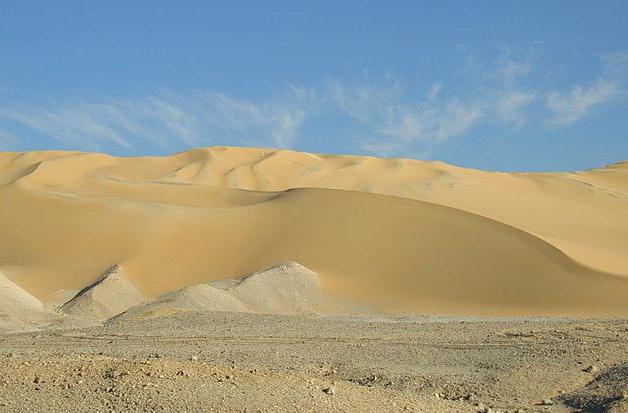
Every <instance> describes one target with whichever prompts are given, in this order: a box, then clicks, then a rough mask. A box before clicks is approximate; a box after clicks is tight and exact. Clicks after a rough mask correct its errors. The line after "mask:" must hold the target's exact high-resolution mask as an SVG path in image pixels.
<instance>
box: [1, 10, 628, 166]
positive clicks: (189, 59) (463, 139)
mask: <svg viewBox="0 0 628 413" xmlns="http://www.w3.org/2000/svg"><path fill="white" fill-rule="evenodd" d="M209 145H236V146H265V147H268V146H270V147H285V148H291V149H296V150H305V151H310V152H326V153H350V154H371V155H378V156H403V157H412V158H418V159H439V160H443V161H446V162H449V163H453V164H456V165H461V166H467V167H474V168H482V169H491V170H519V171H522V170H523V171H527V170H543V171H551V170H573V169H583V168H590V167H596V166H601V165H604V164H607V163H611V162H616V161H620V160H627V159H628V2H626V1H596V2H593V1H567V0H564V1H540V0H539V1H532V0H530V1H523V0H522V1H497V0H495V1H429V2H428V1H416V0H415V1H389V2H384V1H317V2H314V1H312V2H309V1H308V2H306V1H238V2H233V1H225V2H218V1H211V2H210V1H185V2H182V1H166V0H161V1H139V0H136V1H78V0H76V1H62V0H60V1H54V2H53V1H27V0H25V1H19V2H3V3H2V4H1V5H0V148H1V149H2V150H33V149H75V150H87V151H102V152H108V153H111V154H115V155H144V154H166V153H170V152H175V151H180V150H184V149H187V148H190V147H196V146H209Z"/></svg>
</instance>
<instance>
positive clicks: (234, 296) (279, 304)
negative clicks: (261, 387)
mask: <svg viewBox="0 0 628 413" xmlns="http://www.w3.org/2000/svg"><path fill="white" fill-rule="evenodd" d="M322 303H323V294H322V292H321V288H320V282H319V279H318V275H317V274H316V273H314V272H312V271H310V270H309V269H307V268H305V267H304V266H302V265H300V264H298V263H296V262H284V263H281V264H278V265H275V266H273V267H271V268H268V269H266V270H264V271H260V272H257V273H255V274H251V275H247V276H245V277H243V278H240V279H235V280H226V281H214V282H208V283H204V284H197V285H191V286H188V287H185V288H182V289H180V290H176V291H173V292H170V293H167V294H164V295H161V296H159V297H157V298H155V299H154V300H151V301H149V302H146V303H144V304H141V305H139V306H137V307H134V308H131V309H129V310H128V311H127V312H125V313H124V314H122V315H121V316H120V317H119V318H127V317H129V318H142V317H152V316H159V315H165V314H172V313H176V312H181V311H200V312H205V311H227V312H248V313H267V314H303V313H317V312H320V310H321V308H322Z"/></svg>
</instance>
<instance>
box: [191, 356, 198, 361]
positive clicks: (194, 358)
mask: <svg viewBox="0 0 628 413" xmlns="http://www.w3.org/2000/svg"><path fill="white" fill-rule="evenodd" d="M190 360H191V361H198V356H192V357H190Z"/></svg>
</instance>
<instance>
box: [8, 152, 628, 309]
mask: <svg viewBox="0 0 628 413" xmlns="http://www.w3.org/2000/svg"><path fill="white" fill-rule="evenodd" d="M0 199H1V200H2V202H1V203H0V272H2V273H3V274H4V275H5V277H6V278H7V279H9V280H10V281H11V282H13V283H15V284H16V285H17V286H19V287H20V288H22V289H24V290H25V291H27V292H28V293H29V294H31V295H33V296H34V297H36V298H37V299H38V300H41V301H42V302H43V303H44V304H45V305H47V306H48V307H58V306H61V305H63V304H64V303H66V302H67V301H68V300H70V299H71V298H72V297H73V296H74V295H75V294H77V293H78V292H79V291H81V290H83V289H85V288H87V287H89V286H90V285H92V284H93V283H94V282H96V281H97V280H98V279H99V277H101V276H102V274H103V273H104V272H105V271H106V270H107V269H108V268H111V267H112V266H114V265H118V266H120V267H121V268H123V270H124V277H125V279H126V280H127V281H128V282H129V283H130V284H131V285H133V286H134V288H136V289H137V293H138V294H141V295H142V296H143V297H146V298H147V299H153V298H155V297H158V296H160V295H163V294H166V293H169V292H172V291H175V290H177V289H181V288H184V287H187V286H193V285H198V284H203V283H207V282H211V281H217V280H228V279H234V278H238V277H243V276H245V275H247V274H252V273H255V272H257V271H260V270H262V269H265V268H269V267H272V266H273V265H276V264H278V263H281V262H285V261H294V262H297V263H299V264H300V265H303V266H304V267H306V268H307V269H309V270H311V271H312V272H314V273H315V274H317V276H318V277H319V282H320V285H321V288H322V291H323V293H324V294H326V295H333V296H334V297H340V298H343V299H347V300H353V301H354V302H357V303H361V304H363V305H364V306H370V307H371V308H373V309H377V310H378V311H386V312H389V313H411V314H443V315H446V314H448V315H467V316H469V315H473V316H475V315H478V316H487V315H507V316H534V315H546V316H547V315H551V316H626V315H628V254H627V253H626V251H628V163H619V164H615V165H609V166H607V167H604V168H600V169H596V170H589V171H581V172H573V173H543V174H533V173H525V174H523V173H496V172H483V171H478V170H470V169H463V168H458V167H455V166H451V165H447V164H444V163H441V162H423V161H415V160H408V159H379V158H373V157H355V156H333V155H313V154H307V153H300V152H292V151H286V150H272V149H246V148H229V147H215V148H207V149H196V150H191V151H188V152H183V153H178V154H174V155H171V156H166V157H140V158H116V157H112V156H108V155H104V154H94V153H74V152H58V151H46V152H27V153H10V152H9V153H8V152H4V153H0ZM65 308H66V309H67V308H68V305H66V307H65ZM114 312H115V311H114ZM105 313H106V312H105ZM105 315H106V316H109V315H113V312H111V313H106V314H105ZM103 317H104V316H103ZM103 317H101V318H103Z"/></svg>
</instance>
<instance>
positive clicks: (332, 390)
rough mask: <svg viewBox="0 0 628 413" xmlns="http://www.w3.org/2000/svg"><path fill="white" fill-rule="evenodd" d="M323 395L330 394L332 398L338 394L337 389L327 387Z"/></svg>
mask: <svg viewBox="0 0 628 413" xmlns="http://www.w3.org/2000/svg"><path fill="white" fill-rule="evenodd" d="M323 393H326V394H329V395H330V396H333V395H334V394H336V389H335V388H333V387H325V388H324V389H323Z"/></svg>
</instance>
